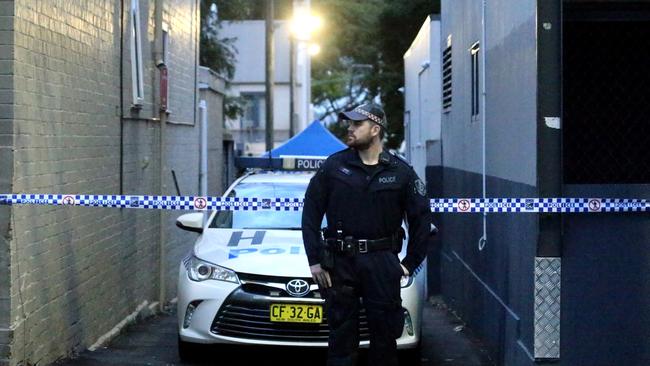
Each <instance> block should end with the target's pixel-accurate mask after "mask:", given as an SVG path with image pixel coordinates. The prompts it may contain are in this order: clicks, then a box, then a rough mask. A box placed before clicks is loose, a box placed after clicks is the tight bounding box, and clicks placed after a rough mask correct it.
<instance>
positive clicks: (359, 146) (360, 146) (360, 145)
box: [346, 137, 372, 150]
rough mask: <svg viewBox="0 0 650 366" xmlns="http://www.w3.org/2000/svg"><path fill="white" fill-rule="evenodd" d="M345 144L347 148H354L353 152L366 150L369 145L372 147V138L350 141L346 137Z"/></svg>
mask: <svg viewBox="0 0 650 366" xmlns="http://www.w3.org/2000/svg"><path fill="white" fill-rule="evenodd" d="M346 143H347V145H348V146H349V147H351V148H354V149H355V150H368V148H369V147H370V145H372V137H368V138H365V139H359V138H352V139H350V138H349V137H348V139H347V142H346Z"/></svg>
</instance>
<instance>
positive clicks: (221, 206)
mask: <svg viewBox="0 0 650 366" xmlns="http://www.w3.org/2000/svg"><path fill="white" fill-rule="evenodd" d="M0 205H55V206H87V207H117V208H144V209H162V210H191V211H195V210H198V211H202V210H214V211H227V210H230V211H236V210H251V211H255V210H261V209H263V210H276V211H281V210H285V211H287V210H300V209H302V199H301V198H272V199H266V198H245V197H244V198H238V197H197V196H148V195H144V196H134V195H93V194H76V195H75V194H3V195H0Z"/></svg>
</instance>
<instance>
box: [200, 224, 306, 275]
mask: <svg viewBox="0 0 650 366" xmlns="http://www.w3.org/2000/svg"><path fill="white" fill-rule="evenodd" d="M194 254H195V255H196V256H197V257H198V258H200V259H202V260H205V261H208V262H211V263H214V264H217V265H220V266H223V267H226V268H229V269H232V270H234V271H235V272H240V273H251V274H259V275H269V276H282V277H285V276H287V277H292V276H293V277H311V274H310V271H309V264H308V262H307V255H306V254H305V249H304V247H303V242H302V233H301V231H300V230H264V229H208V230H207V231H206V232H205V233H204V234H203V235H202V236H201V238H200V239H199V241H198V242H197V244H196V245H195V247H194Z"/></svg>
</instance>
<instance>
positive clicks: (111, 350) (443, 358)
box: [56, 298, 493, 366]
mask: <svg viewBox="0 0 650 366" xmlns="http://www.w3.org/2000/svg"><path fill="white" fill-rule="evenodd" d="M424 318H425V321H424V325H423V329H422V331H423V334H424V337H423V344H422V356H421V365H422V366H439V365H440V366H488V365H493V363H492V362H491V360H490V359H489V357H488V355H487V353H486V351H485V350H484V349H483V347H482V346H481V345H480V343H479V342H477V341H476V339H475V338H474V337H473V336H472V334H471V332H470V331H469V330H468V329H467V328H466V327H465V326H464V324H463V323H462V322H461V321H459V320H458V319H457V318H456V317H454V316H453V315H452V314H451V313H450V312H449V311H448V310H447V308H446V307H445V305H444V303H442V301H440V300H439V299H437V298H432V299H431V300H430V301H429V302H428V303H427V305H426V306H425V308H424ZM259 360H264V362H263V364H265V365H281V366H304V365H309V366H321V365H322V366H324V365H325V352H324V351H315V350H304V349H295V348H278V347H276V348H260V347H255V348H252V347H239V348H232V347H228V348H215V347H210V348H207V349H206V351H205V354H204V355H202V357H201V358H200V359H199V360H198V361H197V362H196V363H183V362H181V361H180V360H179V359H178V350H177V344H176V316H175V313H173V312H170V313H166V314H161V315H157V316H154V317H152V318H149V319H146V320H144V321H142V322H139V323H137V324H133V325H131V326H129V327H128V328H127V329H126V331H124V332H123V334H121V335H119V336H118V337H116V338H115V339H114V340H113V341H112V342H111V343H110V344H109V345H107V347H105V348H101V349H99V350H97V351H94V352H89V351H86V352H83V353H82V354H80V355H78V357H76V358H74V359H70V360H63V361H60V362H58V363H56V365H57V366H91V365H92V366H95V365H98V366H104V365H106V366H108V365H112V366H113V365H154V366H159V365H164V366H171V365H219V366H235V365H236V366H249V365H250V366H258V365H260V361H259ZM360 364H362V365H363V364H364V363H360ZM408 366H414V365H408Z"/></svg>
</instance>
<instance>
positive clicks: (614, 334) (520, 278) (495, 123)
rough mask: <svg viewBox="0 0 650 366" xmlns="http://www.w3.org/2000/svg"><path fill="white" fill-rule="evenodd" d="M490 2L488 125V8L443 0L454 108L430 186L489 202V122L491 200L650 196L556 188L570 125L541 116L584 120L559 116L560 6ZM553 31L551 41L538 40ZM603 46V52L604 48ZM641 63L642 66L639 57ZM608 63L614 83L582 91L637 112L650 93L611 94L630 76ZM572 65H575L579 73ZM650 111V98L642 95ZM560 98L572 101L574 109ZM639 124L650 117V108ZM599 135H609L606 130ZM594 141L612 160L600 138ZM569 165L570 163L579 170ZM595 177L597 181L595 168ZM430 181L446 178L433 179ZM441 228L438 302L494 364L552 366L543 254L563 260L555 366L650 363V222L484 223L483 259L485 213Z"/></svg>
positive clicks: (628, 217) (555, 219) (448, 217)
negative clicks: (544, 330) (540, 306)
mask: <svg viewBox="0 0 650 366" xmlns="http://www.w3.org/2000/svg"><path fill="white" fill-rule="evenodd" d="M565 2H568V3H580V5H581V6H583V5H584V6H586V8H589V7H590V6H592V5H593V4H589V3H588V2H584V1H582V2H581V1H565ZM486 3H487V9H488V10H487V23H486V25H487V27H486V29H487V32H486V34H487V42H486V45H481V51H480V52H487V70H481V72H484V71H486V72H487V73H486V77H487V83H486V84H487V104H486V110H487V112H486V116H485V117H486V125H485V126H483V124H482V121H481V119H479V118H472V116H471V95H470V94H471V64H470V63H471V58H470V53H469V49H470V48H471V47H472V45H473V44H474V43H475V42H477V41H480V40H481V5H482V1H475V0H443V1H442V15H441V21H442V39H443V40H444V39H447V37H449V36H451V43H452V48H453V50H452V60H453V69H452V74H453V81H452V84H453V92H452V107H451V109H450V111H448V112H447V113H444V114H443V118H442V147H443V148H442V151H443V153H442V167H438V166H435V167H433V166H432V167H429V168H428V169H427V181H429V182H435V183H430V185H431V187H430V191H434V190H436V189H437V191H436V193H437V192H440V195H441V196H442V197H480V196H481V195H482V194H483V191H482V178H483V176H482V173H483V171H482V165H481V157H482V154H483V153H484V152H483V144H482V139H481V133H482V129H483V128H484V127H486V130H485V131H486V144H485V154H486V158H487V159H486V160H487V164H486V166H487V171H486V173H487V174H486V175H487V178H486V179H487V184H486V186H487V192H486V193H487V196H488V197H537V196H548V195H552V194H561V195H563V196H565V197H631V198H646V199H647V198H650V185H647V184H621V182H617V184H598V185H595V184H580V185H578V184H571V185H562V181H561V178H562V176H563V173H565V174H564V177H566V176H567V174H566V173H567V172H566V171H564V172H563V171H562V170H561V167H560V160H559V157H560V154H559V153H560V149H561V146H560V144H559V143H560V139H559V134H560V133H561V131H563V130H557V129H548V128H547V127H546V126H544V122H543V121H544V118H545V117H563V118H562V120H561V121H562V128H563V129H564V128H565V127H568V128H571V127H572V126H573V127H575V125H570V124H571V123H576V121H575V119H573V120H572V118H568V119H565V118H564V117H565V116H563V115H561V114H562V112H561V111H560V109H559V106H560V102H561V99H560V98H561V95H562V94H561V93H562V84H561V80H560V79H559V77H560V72H561V67H562V66H561V64H560V57H561V55H562V44H561V43H560V38H559V34H560V33H559V31H560V29H561V27H562V24H561V18H560V12H559V9H560V6H561V4H562V1H559V0H555V1H546V0H544V1H541V0H540V1H536V0H524V1H520V0H490V1H487V2H486ZM594 3H595V2H594ZM622 3H634V2H620V1H619V2H610V3H609V4H610V5H611V4H614V7H616V6H620V4H622ZM585 4H586V5H585ZM603 4H606V2H602V1H601V2H598V4H597V6H596V7H597V8H598V9H596V11H595V13H596V14H597V17H600V18H601V19H608V18H611V13H610V12H609V10H611V9H607V6H605V7H603V6H602V5H603ZM610 8H611V7H610ZM592 10H593V9H592ZM632 10H634V9H632ZM619 13H620V12H619ZM622 14H623V15H622V18H621V16H620V14H619V17H620V18H621V19H619V20H621V21H629V20H635V21H638V20H639V17H640V15H639V12H638V11H635V10H634V11H630V9H627V10H626V11H625V12H623V13H622ZM626 17H627V18H626ZM610 20H611V19H610ZM648 24H650V23H648ZM545 32H548V33H545ZM553 32H555V33H553ZM545 34H551V37H550V38H547V39H544V35H545ZM565 36H566V35H565ZM649 40H650V38H648V37H641V38H639V40H638V47H637V52H638V53H645V55H648V52H647V49H648V46H650V44H649V43H650V41H649ZM443 43H444V42H443ZM596 43H598V44H600V45H601V47H603V46H604V43H602V42H600V43H599V41H596ZM632 43H635V42H632ZM442 47H443V48H445V47H446V45H445V44H443V45H442ZM442 51H443V50H440V54H442ZM584 52H589V50H588V49H585V50H584ZM598 54H600V55H603V56H602V57H599V59H593V60H591V62H593V63H603V62H605V63H606V62H608V61H607V59H606V56H607V52H599V53H598ZM632 54H633V52H632ZM649 62H650V61H649ZM634 64H639V62H638V60H637V61H635V62H634ZM645 64H646V65H647V64H650V63H648V62H646V63H645ZM608 65H609V66H608V67H606V71H608V72H612V73H614V76H611V77H608V78H607V80H608V81H607V82H603V81H601V82H600V83H598V82H595V83H590V84H588V85H587V84H585V86H584V88H583V89H584V93H586V94H585V95H587V93H592V94H593V93H614V91H617V92H616V93H614V94H612V101H613V102H614V108H617V107H616V106H617V104H615V103H616V102H617V101H620V99H617V97H619V96H623V97H624V98H627V99H628V100H629V98H630V97H632V98H636V99H635V101H633V102H632V103H641V101H642V100H644V99H643V98H646V96H647V95H650V93H648V90H642V89H641V90H640V89H635V90H633V91H632V90H629V88H626V85H613V84H612V83H611V80H616V79H617V78H616V76H615V73H617V72H626V70H625V67H624V66H625V65H622V64H621V63H620V62H618V63H616V64H614V63H612V62H610V64H608ZM565 66H566V65H565ZM571 66H572V67H573V70H575V69H576V68H578V69H580V68H582V67H581V65H571ZM628 66H629V65H628ZM637 71H638V70H637ZM565 77H566V75H565V76H564V78H565ZM640 77H643V75H641V76H640ZM598 78H602V75H586V76H584V79H585V80H588V79H589V80H596V81H597V80H598ZM628 79H629V78H628ZM648 85H650V84H648ZM578 97H579V95H578ZM645 102H646V104H648V103H650V101H648V100H647V99H645ZM564 103H575V100H574V101H567V100H565V101H564ZM641 104H643V103H641ZM623 106H625V103H623V104H618V108H619V109H618V111H620V112H621V113H625V114H626V115H629V114H630V113H632V114H634V113H636V114H639V113H640V112H639V110H642V109H636V110H635V109H633V108H632V109H631V108H625V107H623ZM630 110H632V112H630ZM581 114H582V113H579V114H578V115H581ZM641 117H644V118H645V119H644V121H647V113H645V116H641ZM610 120H611V119H610ZM540 121H541V123H540ZM585 122H586V123H585ZM593 122H594V121H593V120H592V121H591V122H590V121H581V123H583V126H585V127H583V130H585V129H588V128H595V127H596V125H595V124H594V123H593ZM623 122H624V120H623V119H621V120H620V121H617V122H614V123H612V124H611V125H605V130H604V132H603V135H604V136H606V135H607V133H616V130H617V129H619V128H620V129H623V128H625V126H626V124H625V123H623ZM646 125H647V123H646ZM598 127H600V128H602V127H603V124H602V123H601V124H600V125H598ZM646 128H647V127H646ZM645 134H647V130H646V132H645ZM566 137H567V136H565V138H566ZM635 137H638V136H635ZM635 141H636V139H635ZM645 141H647V139H646V140H645ZM649 143H650V142H649ZM599 144H601V145H602V146H600V145H598V146H599V148H602V149H604V150H602V151H606V149H607V148H608V146H607V144H606V141H602V142H599ZM578 145H579V144H578ZM646 146H647V144H646ZM564 148H565V149H566V146H565V147H564ZM571 148H572V149H571V150H570V151H572V152H576V151H579V150H580V146H575V145H572V146H571ZM620 155H621V154H619V156H620ZM565 158H566V156H565ZM565 163H566V162H565ZM571 163H572V164H573V165H572V166H575V163H576V162H575V161H572V162H571ZM578 165H580V164H578ZM591 172H592V173H594V171H593V170H592V171H591ZM592 176H594V177H598V176H599V175H598V174H597V172H596V173H594V174H592ZM636 176H639V175H638V174H637V175H635V177H636ZM435 177H438V178H439V180H438V181H435V179H433V180H432V178H435ZM624 183H625V182H624ZM646 183H647V182H646ZM560 189H561V192H558V190H560ZM438 220H439V226H440V229H441V234H440V238H439V239H440V241H441V243H442V253H441V264H440V265H441V269H442V274H441V291H442V294H443V295H444V297H445V299H446V300H447V302H448V303H449V305H450V306H451V307H452V308H454V309H455V310H456V311H457V312H458V314H459V315H460V316H461V317H462V318H463V319H464V320H465V321H467V322H468V324H469V326H470V327H471V328H472V330H474V331H475V332H476V333H478V334H479V335H480V336H481V337H482V339H483V341H484V342H486V344H487V345H488V346H489V348H490V350H491V351H492V355H493V358H494V359H495V361H496V362H497V363H498V364H499V365H508V366H510V365H533V364H534V365H539V364H544V363H545V362H547V361H548V360H535V359H534V357H533V355H534V315H533V314H534V313H533V312H534V303H533V301H534V295H535V294H534V263H535V257H536V256H537V257H539V256H555V255H560V256H561V258H562V283H561V285H562V295H561V301H562V303H561V311H562V312H561V343H560V346H561V347H560V350H561V353H560V359H559V360H556V361H551V363H552V364H554V365H562V366H575V365H589V366H594V365H626V366H627V365H639V366H640V365H650V296H648V295H649V294H650V245H649V244H650V240H649V239H650V215H648V214H639V213H630V214H563V215H545V216H544V215H532V214H499V215H490V216H488V219H487V238H488V240H487V244H486V246H485V248H483V249H482V250H480V249H479V247H478V240H479V238H480V237H481V236H482V235H483V219H482V217H481V216H480V215H460V214H455V215H453V214H445V215H441V216H440V217H439V218H438ZM560 223H561V226H560ZM560 235H561V236H560ZM430 271H431V269H430ZM547 363H548V362H547Z"/></svg>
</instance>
